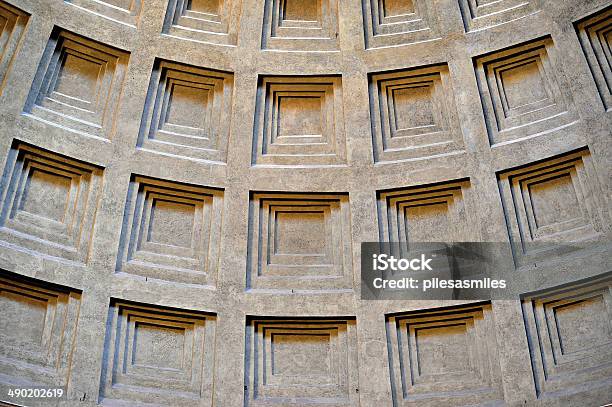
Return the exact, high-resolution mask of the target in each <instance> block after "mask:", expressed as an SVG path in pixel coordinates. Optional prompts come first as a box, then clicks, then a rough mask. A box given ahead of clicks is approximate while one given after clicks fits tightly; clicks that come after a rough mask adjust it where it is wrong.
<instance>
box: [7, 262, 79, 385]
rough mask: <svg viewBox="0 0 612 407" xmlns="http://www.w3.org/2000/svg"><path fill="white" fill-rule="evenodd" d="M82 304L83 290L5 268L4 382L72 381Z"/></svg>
mask: <svg viewBox="0 0 612 407" xmlns="http://www.w3.org/2000/svg"><path fill="white" fill-rule="evenodd" d="M80 304H81V292H80V291H79V290H74V289H71V288H69V287H64V286H58V285H55V284H50V283H48V282H45V281H40V280H35V279H30V278H24V277H22V276H17V275H16V274H12V273H8V272H5V271H3V270H0V309H2V318H0V343H2V348H1V349H0V372H1V374H0V383H2V384H4V385H8V386H10V387H13V388H14V386H15V383H19V385H20V386H26V387H32V386H47V387H49V386H50V387H63V386H66V385H67V383H68V380H69V374H70V367H71V366H70V365H71V361H72V353H73V350H74V344H75V338H76V328H77V321H78V318H79V308H80Z"/></svg>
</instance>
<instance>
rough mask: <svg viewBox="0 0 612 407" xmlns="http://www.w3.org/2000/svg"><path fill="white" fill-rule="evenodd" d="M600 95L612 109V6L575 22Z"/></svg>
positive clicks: (605, 104)
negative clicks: (611, 49)
mask: <svg viewBox="0 0 612 407" xmlns="http://www.w3.org/2000/svg"><path fill="white" fill-rule="evenodd" d="M574 27H575V28H576V32H577V34H578V38H579V39H580V44H581V45H582V51H583V52H584V55H585V57H586V59H587V63H588V64H589V68H591V69H590V70H591V73H592V74H593V79H595V84H596V85H597V90H598V91H599V96H600V97H601V100H602V102H603V105H604V108H605V109H606V110H607V111H610V110H611V109H612V86H611V85H610V84H611V83H612V52H611V51H610V48H611V44H612V29H611V27H612V8H611V7H606V8H604V9H603V10H600V11H598V12H596V13H595V14H593V15H590V16H588V17H586V18H584V19H582V20H580V21H577V22H576V23H574Z"/></svg>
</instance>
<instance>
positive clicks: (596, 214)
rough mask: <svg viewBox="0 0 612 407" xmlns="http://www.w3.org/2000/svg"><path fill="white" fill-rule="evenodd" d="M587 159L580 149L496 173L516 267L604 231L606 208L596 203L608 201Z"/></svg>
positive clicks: (586, 154)
mask: <svg viewBox="0 0 612 407" xmlns="http://www.w3.org/2000/svg"><path fill="white" fill-rule="evenodd" d="M590 160H591V157H590V153H589V151H588V149H583V150H579V151H575V152H571V153H568V154H564V155H561V156H557V157H552V158H549V159H546V160H542V161H540V162H537V163H533V164H531V165H528V166H523V167H520V168H517V169H511V170H507V171H503V172H500V173H499V174H498V181H499V189H500V193H501V197H502V203H503V206H504V211H505V215H506V222H507V226H508V233H509V235H510V242H511V244H512V249H513V254H514V260H515V264H516V266H517V267H520V266H525V265H528V264H529V263H533V262H535V261H537V260H542V259H545V258H548V257H550V256H551V255H553V254H556V255H561V254H563V253H566V252H567V251H568V250H573V249H571V247H569V246H568V244H569V243H571V242H584V241H591V240H597V239H598V238H600V237H601V236H603V233H604V227H605V225H606V224H608V223H609V219H610V214H609V213H608V212H607V211H605V210H604V211H598V210H597V209H596V208H598V207H600V206H599V205H600V204H601V205H603V206H601V207H602V208H609V207H608V206H606V205H605V203H604V202H603V200H604V199H605V198H604V197H603V193H602V192H601V189H600V186H599V184H598V181H597V175H596V174H595V169H594V167H593V164H592V163H591V161H590Z"/></svg>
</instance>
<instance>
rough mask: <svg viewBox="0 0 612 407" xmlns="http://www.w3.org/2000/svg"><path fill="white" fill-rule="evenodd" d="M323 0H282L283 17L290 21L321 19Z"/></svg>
mask: <svg viewBox="0 0 612 407" xmlns="http://www.w3.org/2000/svg"><path fill="white" fill-rule="evenodd" d="M321 3H322V1H321V0H282V3H281V9H282V19H283V20H290V21H319V20H320V18H321Z"/></svg>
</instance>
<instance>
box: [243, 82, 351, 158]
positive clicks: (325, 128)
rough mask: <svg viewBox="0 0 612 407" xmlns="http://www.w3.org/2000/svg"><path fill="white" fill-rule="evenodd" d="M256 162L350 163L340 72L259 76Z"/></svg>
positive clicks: (255, 141)
mask: <svg viewBox="0 0 612 407" xmlns="http://www.w3.org/2000/svg"><path fill="white" fill-rule="evenodd" d="M252 163H253V164H254V165H282V166H329V165H345V164H346V136H345V133H344V113H343V107H342V81H341V78H340V77H339V76H303V77H299V76H291V77H289V76H277V77H275V76H270V77H269V76H264V77H261V78H260V80H259V86H258V92H257V109H256V117H255V126H254V134H253V155H252Z"/></svg>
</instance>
